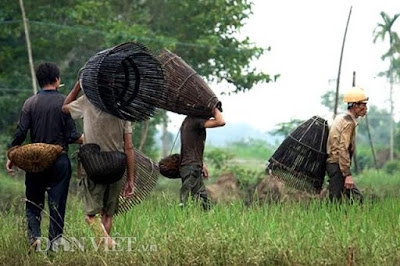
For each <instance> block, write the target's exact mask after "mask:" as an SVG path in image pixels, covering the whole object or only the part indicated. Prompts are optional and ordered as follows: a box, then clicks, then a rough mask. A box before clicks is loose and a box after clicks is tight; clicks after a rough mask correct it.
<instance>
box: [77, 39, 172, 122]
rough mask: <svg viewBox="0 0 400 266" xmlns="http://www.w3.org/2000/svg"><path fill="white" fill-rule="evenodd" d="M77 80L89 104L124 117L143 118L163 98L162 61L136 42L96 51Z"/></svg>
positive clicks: (131, 119) (146, 116)
mask: <svg viewBox="0 0 400 266" xmlns="http://www.w3.org/2000/svg"><path fill="white" fill-rule="evenodd" d="M79 80H80V85H81V88H83V91H84V93H85V94H86V96H87V98H88V99H89V101H90V102H91V103H93V104H94V105H95V106H96V107H98V108H99V109H101V110H103V111H105V112H107V113H109V114H111V115H114V116H116V117H119V118H121V119H124V120H129V121H142V120H146V119H148V118H149V117H150V116H152V115H153V114H154V112H155V110H156V108H155V107H156V106H158V105H159V102H160V101H162V102H164V101H165V99H164V98H165V81H164V72H163V69H162V67H161V63H160V62H159V61H158V60H157V58H156V57H155V56H153V54H152V53H151V52H150V50H149V49H148V48H147V47H145V46H144V45H142V44H140V43H136V42H127V43H123V44H120V45H117V46H115V47H112V48H109V49H106V50H104V51H101V52H99V53H97V54H96V55H94V56H93V57H91V58H90V59H89V60H88V62H87V63H86V64H85V66H84V67H83V69H81V72H80V77H79Z"/></svg>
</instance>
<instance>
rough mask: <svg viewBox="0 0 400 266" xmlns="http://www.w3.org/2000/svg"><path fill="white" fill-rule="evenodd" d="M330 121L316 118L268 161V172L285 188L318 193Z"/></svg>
mask: <svg viewBox="0 0 400 266" xmlns="http://www.w3.org/2000/svg"><path fill="white" fill-rule="evenodd" d="M328 133H329V128H328V122H327V121H326V120H324V119H323V118H321V117H318V116H313V117H312V118H310V119H309V120H307V121H306V122H304V123H303V124H301V125H300V126H299V127H297V128H296V129H295V130H294V131H293V132H292V133H290V134H289V136H288V137H287V138H286V139H285V140H284V141H283V142H282V144H281V145H280V146H279V147H278V149H277V150H276V151H275V153H274V154H273V155H272V157H271V158H270V159H269V164H268V166H267V172H269V171H272V174H273V175H274V176H277V177H278V178H279V179H280V180H282V181H284V182H285V184H286V185H289V186H291V187H294V188H297V189H300V190H304V191H308V192H311V193H319V192H320V191H321V189H322V185H323V183H324V177H325V170H326V159H327V153H326V143H327V140H328Z"/></svg>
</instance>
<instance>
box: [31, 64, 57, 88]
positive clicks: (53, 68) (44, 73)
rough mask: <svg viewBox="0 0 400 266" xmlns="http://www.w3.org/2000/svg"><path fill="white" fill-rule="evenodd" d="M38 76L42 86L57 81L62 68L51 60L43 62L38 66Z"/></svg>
mask: <svg viewBox="0 0 400 266" xmlns="http://www.w3.org/2000/svg"><path fill="white" fill-rule="evenodd" d="M36 78H37V80H38V82H39V86H40V87H44V86H45V85H48V84H53V83H54V82H56V79H57V78H60V69H59V68H58V66H57V65H56V64H54V63H51V62H45V63H41V64H39V65H38V66H37V67H36Z"/></svg>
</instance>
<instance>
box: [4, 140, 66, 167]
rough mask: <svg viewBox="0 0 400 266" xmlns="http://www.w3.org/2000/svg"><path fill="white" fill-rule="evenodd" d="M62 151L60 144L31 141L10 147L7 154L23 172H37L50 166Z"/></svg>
mask: <svg viewBox="0 0 400 266" xmlns="http://www.w3.org/2000/svg"><path fill="white" fill-rule="evenodd" d="M62 151H63V148H62V147H61V146H60V145H53V144H47V143H31V144H26V145H23V146H15V147H12V148H11V149H9V150H8V152H7V156H8V158H9V159H10V160H11V162H12V163H13V164H14V165H15V166H17V167H18V168H21V169H22V170H24V171H25V172H28V173H39V172H42V171H44V170H46V168H48V167H49V166H51V165H52V164H53V163H54V161H55V160H56V159H57V157H58V155H60V154H61V152H62Z"/></svg>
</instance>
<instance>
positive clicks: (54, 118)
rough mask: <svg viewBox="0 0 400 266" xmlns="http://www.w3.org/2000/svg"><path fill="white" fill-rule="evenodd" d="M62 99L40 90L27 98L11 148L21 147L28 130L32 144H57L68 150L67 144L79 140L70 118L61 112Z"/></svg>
mask: <svg viewBox="0 0 400 266" xmlns="http://www.w3.org/2000/svg"><path fill="white" fill-rule="evenodd" d="M64 99H65V96H64V95H62V94H60V93H59V92H58V91H56V90H40V91H39V92H38V93H37V94H36V95H33V96H31V97H30V98H28V99H27V100H26V101H25V103H24V106H23V108H22V112H21V117H20V121H19V125H18V130H17V133H16V135H15V139H14V141H13V143H12V146H15V145H21V144H22V142H23V141H24V140H25V137H26V133H27V131H28V130H29V129H30V135H31V141H32V143H39V142H41V143H48V144H58V145H60V146H62V147H63V148H64V150H68V143H71V142H73V141H75V140H76V139H77V138H79V134H78V132H76V129H75V125H74V122H73V120H72V119H71V117H70V116H69V115H67V114H65V113H63V112H62V111H61V107H62V104H63V102H64Z"/></svg>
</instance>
